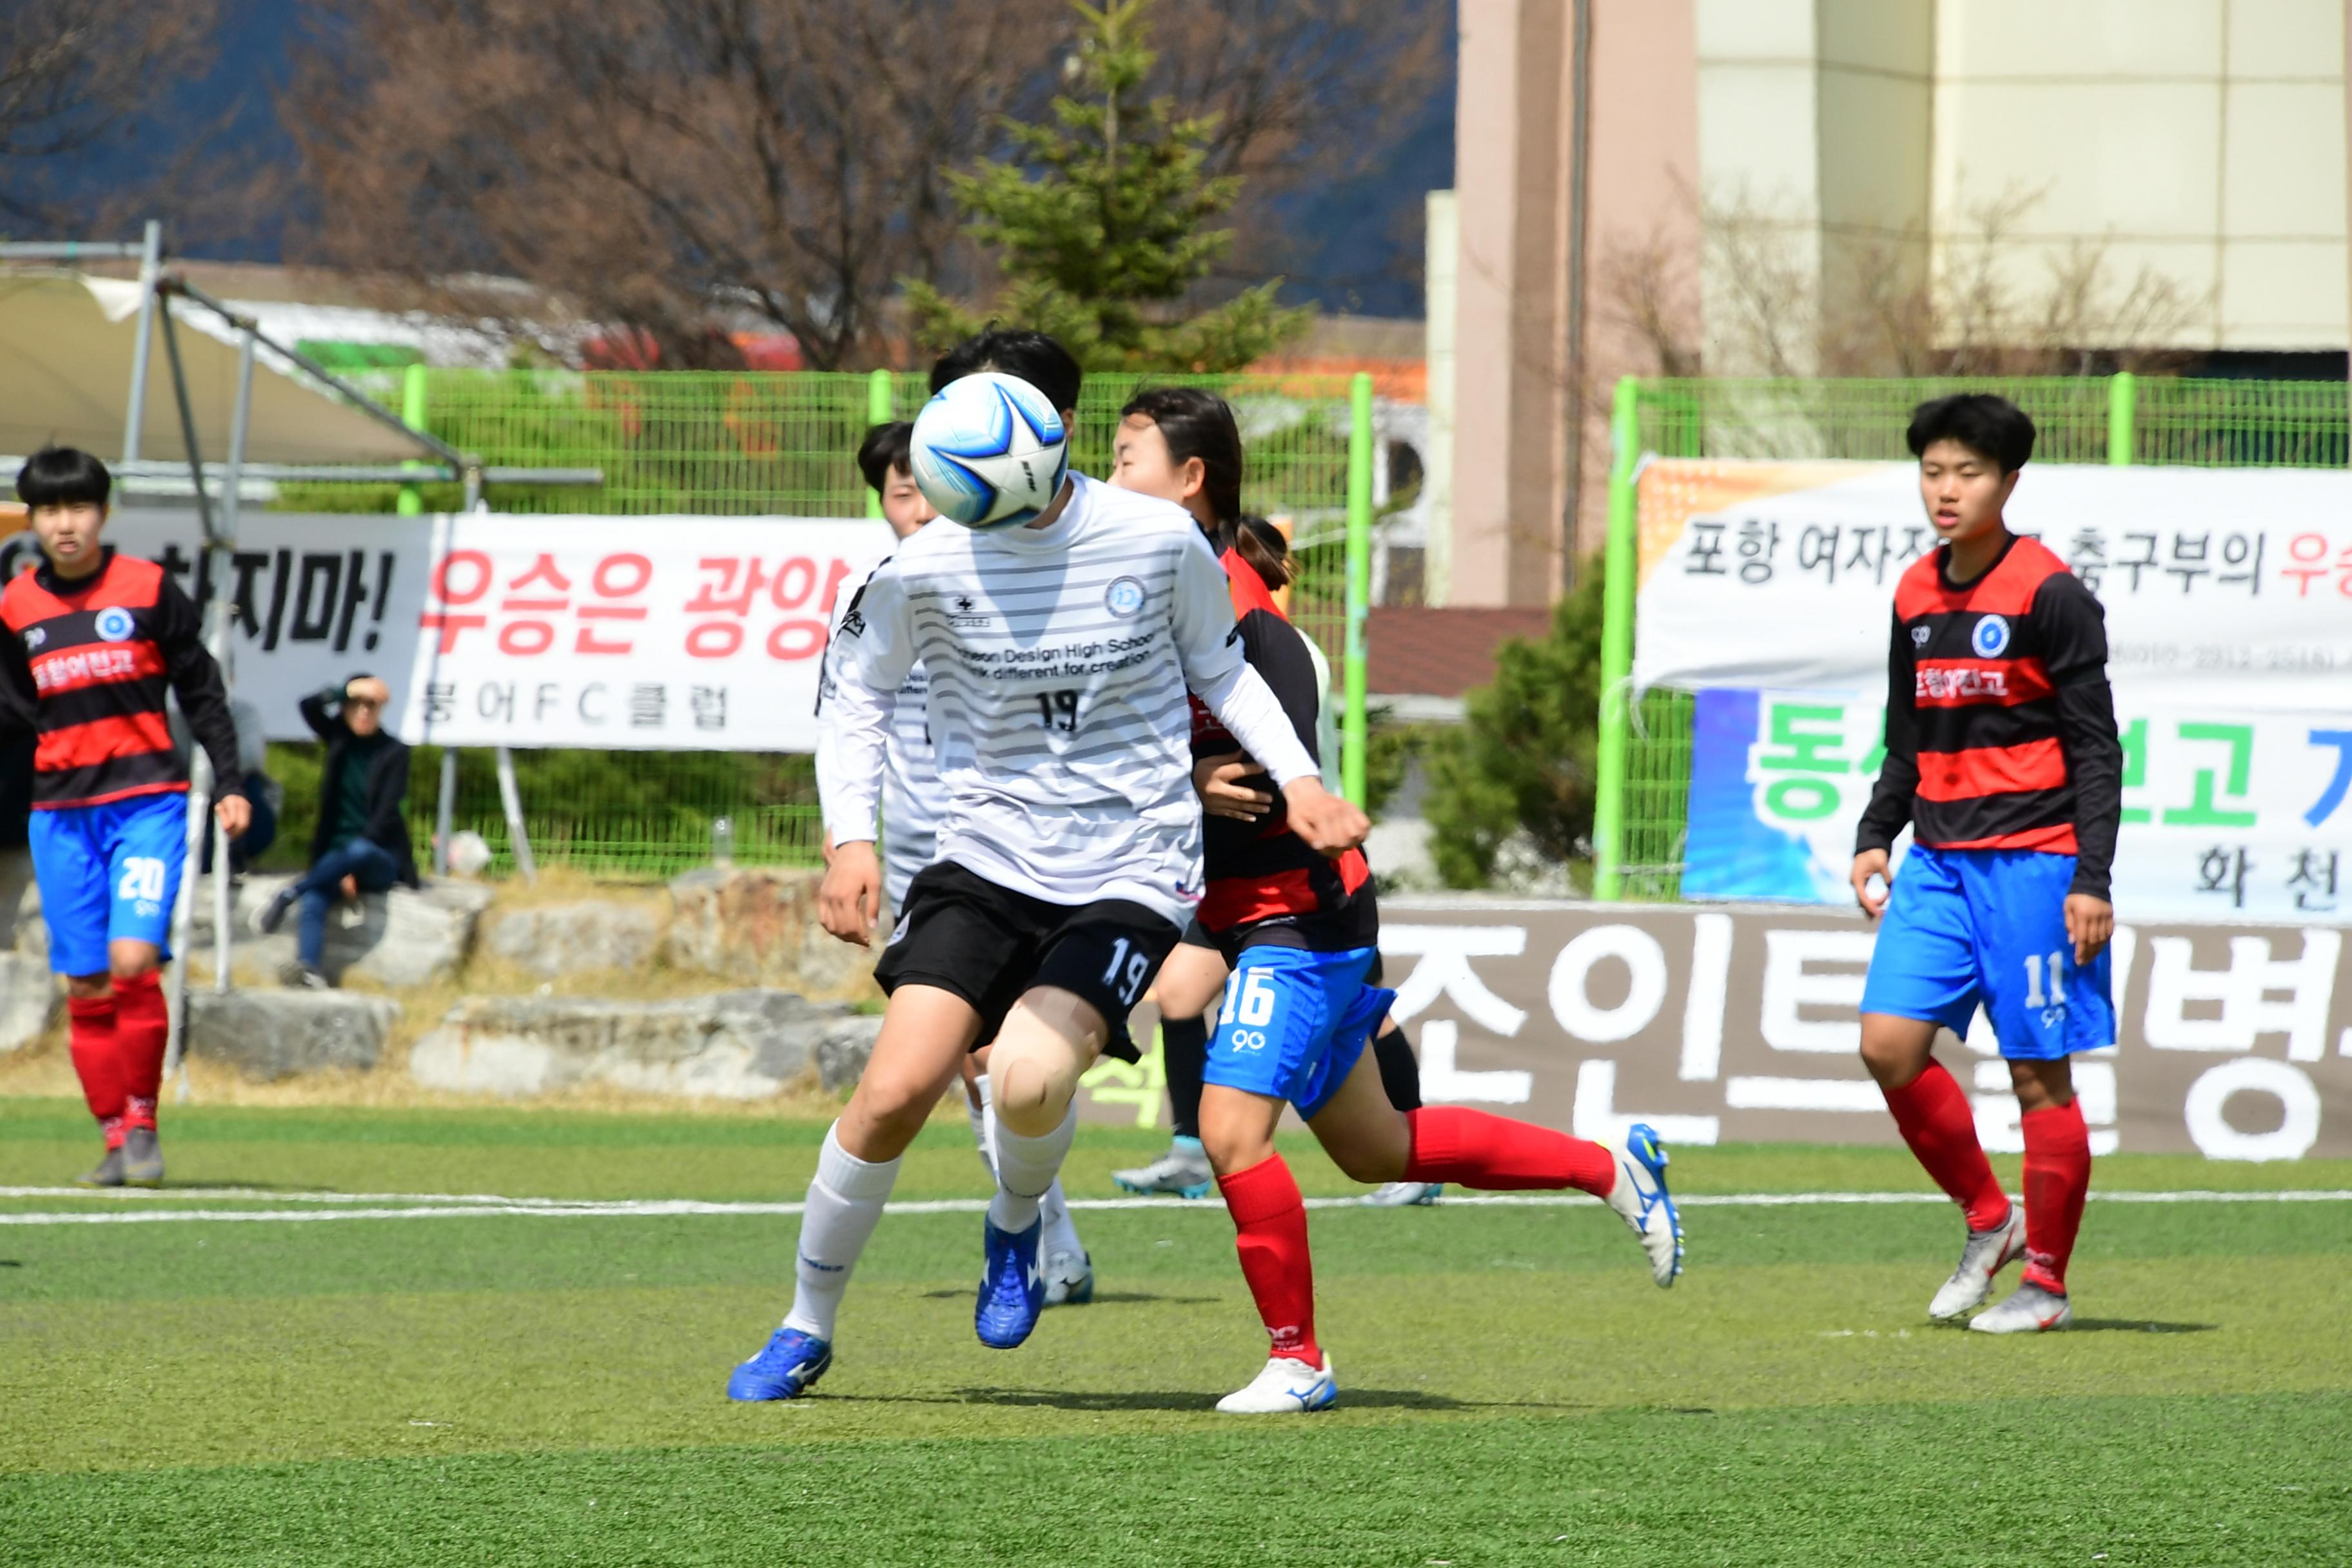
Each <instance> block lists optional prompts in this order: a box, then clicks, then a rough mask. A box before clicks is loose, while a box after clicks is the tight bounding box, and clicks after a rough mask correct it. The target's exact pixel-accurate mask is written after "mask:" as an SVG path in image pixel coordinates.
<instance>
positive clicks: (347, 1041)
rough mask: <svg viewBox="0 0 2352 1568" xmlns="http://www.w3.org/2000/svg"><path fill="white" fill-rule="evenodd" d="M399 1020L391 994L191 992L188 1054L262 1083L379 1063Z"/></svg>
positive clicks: (397, 1008) (360, 1067) (367, 1066)
mask: <svg viewBox="0 0 2352 1568" xmlns="http://www.w3.org/2000/svg"><path fill="white" fill-rule="evenodd" d="M399 1019H400V1004H399V1003H397V1002H394V1001H393V1000H392V999H391V998H390V997H388V996H373V995H368V994H362V993H359V992H352V991H276V990H269V991H230V992H227V993H226V994H223V993H218V992H214V991H210V990H200V991H191V992H189V993H188V1054H189V1055H190V1056H191V1057H197V1058H203V1059H204V1060H205V1061H216V1062H227V1063H231V1064H234V1065H235V1066H236V1068H237V1069H238V1070H239V1071H241V1072H242V1073H244V1075H245V1076H246V1077H247V1078H249V1079H257V1080H258V1081H260V1082H264V1083H273V1082H276V1081H277V1080H278V1079H286V1078H292V1077H294V1076H295V1075H296V1074H298V1073H306V1072H324V1071H327V1070H329V1069H331V1068H353V1069H357V1070H360V1071H365V1070H366V1069H367V1068H372V1067H373V1066H375V1064H376V1063H377V1061H379V1060H380V1059H382V1058H383V1047H384V1042H385V1041H386V1040H387V1039H389V1038H391V1037H392V1029H393V1026H394V1024H395V1023H397V1022H398V1021H399Z"/></svg>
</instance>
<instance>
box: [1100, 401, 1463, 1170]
mask: <svg viewBox="0 0 2352 1568" xmlns="http://www.w3.org/2000/svg"><path fill="white" fill-rule="evenodd" d="M1110 482H1111V483H1112V484H1114V485H1117V486H1118V487H1119V488H1120V489H1130V490H1136V491H1139V492H1140V493H1142V494H1145V495H1155V496H1158V497H1160V499H1161V500H1172V501H1174V502H1175V503H1176V504H1177V505H1179V506H1181V507H1182V508H1184V510H1187V511H1189V512H1191V513H1192V516H1193V517H1194V518H1195V519H1196V520H1197V521H1199V522H1200V524H1201V530H1202V532H1204V533H1206V534H1207V535H1208V536H1209V539H1210V541H1211V542H1213V543H1214V544H1215V545H1216V546H1217V548H1218V552H1219V559H1220V561H1221V563H1223V566H1224V568H1225V576H1226V579H1227V580H1228V581H1229V582H1230V583H1231V584H1232V585H1233V597H1234V616H1235V618H1236V619H1237V620H1240V621H1242V622H1243V623H1244V624H1246V622H1247V620H1248V617H1249V616H1252V615H1254V614H1264V615H1271V616H1277V617H1279V616H1282V611H1281V609H1280V607H1279V606H1278V605H1277V603H1276V599H1275V597H1274V595H1273V593H1272V591H1271V589H1270V588H1269V586H1268V584H1269V582H1270V580H1271V579H1270V576H1269V573H1270V572H1278V573H1280V574H1281V575H1282V577H1283V580H1285V581H1287V580H1288V577H1289V572H1290V569H1289V567H1288V566H1287V565H1286V564H1282V563H1281V562H1280V558H1281V557H1282V556H1283V555H1284V554H1285V553H1286V551H1287V548H1288V546H1287V543H1286V541H1285V540H1284V539H1283V537H1282V535H1281V534H1280V533H1279V532H1277V531H1275V530H1274V529H1273V528H1272V527H1271V526H1270V525H1268V524H1266V522H1265V520H1264V519H1262V518H1261V519H1256V520H1255V528H1246V527H1243V526H1240V523H1241V500H1242V441H1241V432H1240V429H1239V427H1238V426H1237V425H1236V424H1235V423H1234V413H1233V409H1232V408H1231V407H1230V406H1228V405H1226V403H1225V400H1224V399H1223V398H1222V397H1219V396H1218V395H1216V394H1214V393H1212V392H1206V391H1203V390H1202V389H1200V388H1198V387H1190V386H1184V387H1151V388H1147V389H1146V390H1144V391H1142V392H1139V393H1138V394H1137V395H1135V396H1134V397H1132V398H1130V399H1129V401H1128V405H1127V406H1126V407H1124V408H1122V409H1120V410H1119V427H1118V435H1117V436H1116V437H1115V438H1114V441H1113V445H1112V468H1111V481H1110ZM1304 646H1305V647H1306V650H1307V656H1308V658H1310V659H1312V660H1313V662H1314V664H1315V678H1316V679H1315V690H1316V693H1317V715H1316V722H1317V728H1316V735H1317V741H1318V748H1317V749H1318V755H1319V756H1320V757H1321V758H1322V760H1323V763H1324V764H1325V773H1324V778H1325V782H1326V783H1327V784H1328V783H1329V782H1330V780H1331V773H1330V766H1331V763H1333V762H1334V761H1335V759H1336V756H1337V753H1338V750H1339V747H1338V742H1337V736H1336V733H1335V732H1334V727H1333V725H1332V723H1331V708H1330V704H1329V702H1328V701H1327V700H1325V699H1326V698H1327V697H1328V693H1329V691H1330V687H1331V675H1330V670H1329V668H1328V666H1327V665H1326V664H1325V663H1324V661H1323V657H1322V655H1321V654H1320V653H1319V652H1318V651H1317V649H1316V647H1315V645H1314V643H1313V642H1312V641H1311V640H1307V641H1305V645H1304ZM1192 725H1193V731H1194V739H1195V742H1196V744H1195V745H1194V747H1193V751H1194V754H1195V758H1196V760H1195V762H1194V763H1193V773H1192V780H1193V784H1194V786H1195V787H1196V788H1197V789H1198V790H1199V792H1200V795H1201V804H1202V810H1203V811H1204V812H1205V813H1206V814H1207V815H1208V816H1209V817H1210V818H1211V819H1212V821H1211V823H1210V825H1209V826H1207V828H1206V831H1207V833H1208V834H1209V835H1210V836H1211V837H1215V836H1216V835H1217V834H1218V833H1219V832H1220V831H1221V828H1220V827H1219V826H1218V824H1217V819H1224V820H1228V821H1232V822H1237V823H1241V824H1244V825H1248V824H1254V823H1255V822H1257V821H1258V820H1259V819H1260V818H1262V817H1264V816H1265V814H1266V812H1267V811H1268V810H1269V809H1270V808H1271V806H1272V805H1273V797H1272V796H1271V795H1268V794H1266V793H1265V791H1262V790H1254V789H1249V788H1246V787H1244V785H1243V784H1240V783H1239V782H1238V781H1239V779H1240V777H1241V775H1242V774H1243V773H1244V772H1247V771H1251V770H1249V769H1247V768H1245V767H1244V764H1243V763H1242V760H1241V757H1240V754H1239V753H1238V752H1234V751H1233V750H1232V749H1231V746H1230V737H1228V736H1225V735H1224V733H1223V730H1222V729H1220V728H1219V727H1218V726H1217V725H1216V722H1215V721H1214V720H1213V719H1212V718H1210V716H1209V715H1208V713H1207V711H1206V710H1203V709H1202V708H1201V707H1200V706H1199V705H1198V704H1195V705H1194V707H1193V710H1192ZM1209 736H1213V737H1214V738H1215V740H1216V741H1217V742H1219V743H1216V744H1211V745H1206V746H1203V745H1202V744H1199V743H1198V742H1200V741H1202V739H1203V738H1204V737H1209ZM1223 831H1227V832H1230V831H1233V830H1231V829H1223ZM1224 984H1225V961H1224V959H1223V955H1222V954H1220V953H1219V952H1218V951H1217V945H1216V943H1215V942H1214V941H1213V939H1211V937H1210V936H1209V934H1208V932H1207V931H1204V930H1202V926H1201V922H1200V921H1198V920H1194V921H1192V922H1191V923H1190V924H1188V925H1187V926H1186V927H1185V928H1184V939H1183V942H1181V944H1180V945H1179V946H1178V947H1177V949H1176V951H1175V952H1172V953H1171V954H1169V957H1168V962H1167V963H1165V964H1163V965H1162V966H1161V967H1160V979H1159V981H1158V983H1157V984H1156V985H1155V986H1154V987H1153V989H1154V991H1155V992H1156V993H1157V999H1158V1001H1159V1004H1160V1052H1161V1063H1162V1066H1163V1068H1164V1069H1165V1072H1166V1075H1167V1079H1168V1105H1169V1110H1170V1112H1171V1119H1172V1120H1173V1121H1174V1123H1175V1130H1174V1136H1173V1138H1172V1139H1171V1142H1170V1143H1169V1147H1168V1152H1166V1153H1164V1154H1162V1155H1161V1156H1160V1158H1159V1159H1157V1160H1155V1161H1153V1162H1152V1163H1150V1164H1148V1165H1143V1166H1139V1167H1137V1168H1135V1169H1133V1170H1126V1171H1115V1172H1113V1173H1111V1179H1112V1180H1113V1181H1115V1182H1117V1183H1118V1184H1119V1185H1120V1186H1122V1187H1124V1188H1126V1189H1127V1190H1128V1191H1129V1192H1131V1193H1173V1194H1176V1195H1178V1196H1179V1197H1187V1198H1198V1197H1205V1196H1207V1195H1208V1192H1209V1188H1210V1185H1211V1184H1212V1180H1213V1177H1212V1174H1211V1173H1210V1170H1209V1158H1208V1155H1207V1154H1206V1153H1204V1152H1202V1148H1201V1071H1202V1066H1203V1065H1204V1064H1205V1063H1206V1061H1207V1059H1208V1045H1209V1024H1208V1019H1207V1018H1206V1016H1204V1015H1205V1014H1206V1012H1207V1010H1208V1009H1209V1007H1210V1005H1212V1004H1213V1003H1214V1002H1215V1001H1216V999H1217V994H1218V993H1219V992H1221V991H1223V989H1224ZM1372 1052H1373V1055H1374V1057H1375V1058H1376V1059H1377V1060H1378V1061H1379V1063H1380V1068H1381V1082H1382V1083H1383V1084H1384V1085H1385V1086H1386V1088H1387V1089H1388V1092H1389V1098H1390V1100H1391V1102H1392V1103H1393V1104H1394V1105H1395V1106H1396V1108H1397V1109H1398V1110H1419V1109H1421V1075H1420V1068H1419V1066H1418V1065H1417V1064H1416V1063H1415V1062H1414V1061H1413V1058H1412V1045H1411V1044H1410V1043H1409V1042H1407V1040H1406V1039H1405V1037H1404V1031H1403V1030H1402V1028H1400V1027H1398V1026H1397V1024H1396V1021H1395V1020H1394V1019H1390V1018H1383V1019H1382V1020H1381V1033H1380V1034H1379V1036H1378V1037H1375V1038H1374V1040H1373V1042H1372ZM1441 1190H1442V1188H1441V1185H1440V1184H1437V1183H1434V1182H1391V1183H1389V1184H1386V1185H1385V1186H1383V1187H1381V1189H1380V1190H1379V1191H1378V1192H1377V1193H1374V1194H1372V1195H1371V1196H1370V1198H1368V1199H1366V1201H1367V1202H1369V1203H1374V1204H1380V1205H1385V1206H1396V1205H1405V1204H1425V1203H1429V1202H1432V1201H1433V1200H1434V1199H1435V1198H1436V1197H1437V1195H1438V1193H1439V1192H1440V1191H1441Z"/></svg>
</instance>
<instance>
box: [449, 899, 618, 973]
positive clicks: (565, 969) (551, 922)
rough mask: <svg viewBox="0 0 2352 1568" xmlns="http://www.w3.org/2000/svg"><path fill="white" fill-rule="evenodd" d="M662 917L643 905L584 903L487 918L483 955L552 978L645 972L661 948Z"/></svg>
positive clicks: (602, 901) (541, 906) (604, 901)
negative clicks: (586, 973) (604, 971)
mask: <svg viewBox="0 0 2352 1568" xmlns="http://www.w3.org/2000/svg"><path fill="white" fill-rule="evenodd" d="M662 925H663V921H662V916H661V912H660V911H659V910H655V909H652V908H649V907H648V906H646V905H645V904H641V903H624V902H621V901H620V900H613V899H583V900H580V901H578V902H576V903H568V904H539V905H534V906H532V907H530V908H527V909H520V910H503V911H499V912H494V913H492V914H490V915H489V916H488V917H487V918H486V920H485V921H484V924H483V928H482V937H481V942H482V948H483V951H485V952H488V953H490V954H492V955H493V956H495V957H499V958H503V959H505V960H506V961H507V962H508V963H512V964H515V965H518V966H519V967H520V968H522V969H525V970H528V971H530V973H533V974H537V975H541V976H546V977H549V978H552V977H553V976H555V975H558V974H574V973H580V972H582V971H584V970H600V969H643V968H645V967H646V965H648V964H650V963H653V961H654V954H655V953H656V952H658V951H659V950H660V948H661V940H662Z"/></svg>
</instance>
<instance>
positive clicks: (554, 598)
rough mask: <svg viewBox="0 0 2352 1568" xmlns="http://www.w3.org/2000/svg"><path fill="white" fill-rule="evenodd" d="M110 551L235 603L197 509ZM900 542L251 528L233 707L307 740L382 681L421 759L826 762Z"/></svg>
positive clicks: (543, 522) (8, 559) (446, 525)
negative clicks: (850, 668)
mask: <svg viewBox="0 0 2352 1568" xmlns="http://www.w3.org/2000/svg"><path fill="white" fill-rule="evenodd" d="M27 538H28V536H19V538H18V539H17V540H15V541H11V542H9V546H8V549H7V552H5V553H0V577H5V574H9V573H12V572H14V571H16V570H18V569H21V567H22V566H24V565H26V564H28V563H29V557H28V556H27V555H26V544H25V541H26V539H27ZM106 539H107V542H109V543H111V544H113V545H115V546H116V547H117V548H118V549H121V550H123V551H126V552H130V553H132V554H137V555H143V556H147V557H149V558H151V559H152V560H156V561H160V562H162V563H163V564H164V565H165V566H167V567H168V568H170V570H171V571H172V572H173V574H174V575H175V576H177V577H178V579H179V581H180V584H181V585H182V586H183V587H184V588H185V589H186V590H187V591H188V593H189V594H190V595H192V596H193V597H194V598H195V599H197V601H198V602H199V603H200V604H202V603H206V602H209V600H210V599H211V597H212V596H213V595H214V594H215V592H218V591H221V589H222V587H223V584H219V583H215V581H214V580H213V579H214V576H215V573H214V571H213V569H212V566H211V563H209V562H208V561H207V560H206V559H205V552H204V551H203V549H202V542H203V533H202V531H201V529H200V528H199V526H198V524H197V521H196V519H195V516H194V514H193V513H189V512H178V511H163V510H121V511H118V512H116V513H115V515H114V516H113V518H112V519H111V520H110V521H109V523H108V524H107V531H106ZM890 543H891V539H890V531H889V530H888V529H887V527H886V526H884V525H883V524H882V523H879V522H870V521H864V520H859V519H846V518H831V519H812V518H781V517H740V518H720V517H570V516H567V517H540V516H529V515H518V514H512V513H488V512H476V513H470V514H464V515H443V516H435V517H394V516H384V515H381V514H374V515H345V514H319V515H309V514H299V513H291V512H248V513H247V514H246V515H245V517H244V518H243V520H242V521H240V523H239V525H238V539H237V547H236V552H234V555H233V557H232V559H231V563H230V566H229V569H228V574H227V575H228V581H227V584H226V591H227V593H228V594H229V595H230V599H231V603H232V604H233V605H235V606H236V621H235V627H234V631H233V633H232V637H231V643H232V649H233V658H234V665H235V672H236V690H237V693H238V695H239V696H241V697H243V698H245V699H247V700H250V701H252V702H254V703H255V704H257V706H258V707H259V708H260V710H261V712H262V716H263V721H264V722H265V724H266V725H267V727H268V732H269V735H270V737H271V738H272V739H273V740H289V741H292V740H308V739H309V738H310V730H309V729H308V727H307V726H305V725H304V724H303V722H302V718H301V714H300V712H299V710H298V708H297V704H298V703H299V700H301V699H302V698H303V697H304V696H306V695H308V694H309V693H310V692H313V691H316V690H318V689H320V688H321V687H323V686H327V685H330V684H332V683H334V682H338V681H341V680H343V679H348V678H350V677H351V676H352V675H355V674H359V673H361V672H362V671H364V672H367V673H371V674H373V675H375V676H377V677H379V678H381V679H383V680H385V681H386V682H388V683H389V684H390V685H391V687H392V695H393V702H392V727H393V728H394V731H396V732H397V733H398V734H399V735H400V737H401V738H402V739H403V740H405V741H409V742H415V743H433V744H438V745H449V746H582V747H593V748H597V749H600V750H620V749H628V750H654V751H687V750H716V751H745V752H752V751H758V752H807V751H813V750H814V749H815V746H816V720H815V710H816V689H817V669H818V666H819V664H820V663H821V662H822V659H823V655H824V645H825V637H826V628H827V626H828V625H829V624H830V619H829V618H830V616H831V615H832V613H833V605H834V600H835V595H838V594H840V593H842V592H844V591H845V584H846V585H848V587H849V588H852V589H854V587H855V585H856V584H857V583H858V582H860V581H862V580H863V578H864V577H865V574H866V572H867V571H868V570H869V569H870V568H871V567H872V566H873V565H874V563H876V562H877V561H879V560H881V559H882V558H883V557H884V556H885V555H887V554H888V553H889V551H890Z"/></svg>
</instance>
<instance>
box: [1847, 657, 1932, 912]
mask: <svg viewBox="0 0 2352 1568" xmlns="http://www.w3.org/2000/svg"><path fill="white" fill-rule="evenodd" d="M1894 621H1895V632H1894V636H1893V637H1891V638H1890V639H1889V640H1888V644H1887V654H1886V760H1885V762H1883V763H1880V764H1879V767H1878V782H1877V783H1876V784H1873V785H1872V786H1871V789H1870V804H1869V805H1867V806H1865V807H1864V808H1863V813H1862V824H1861V826H1859V827H1857V828H1856V829H1855V830H1854V836H1853V897H1854V901H1855V902H1856V903H1858V904H1860V905H1861V906H1862V909H1863V912H1864V914H1866V915H1869V916H1870V917H1871V918H1872V919H1873V920H1875V919H1877V918H1878V916H1879V915H1880V914H1882V913H1883V912H1885V909H1886V894H1885V891H1884V888H1885V884H1886V882H1887V881H1888V880H1889V877H1888V872H1887V861H1886V855H1887V851H1888V850H1890V849H1892V848H1894V847H1895V837H1896V836H1897V835H1898V834H1900V833H1901V832H1902V831H1903V828H1904V826H1905V825H1906V823H1908V822H1909V821H1910V820H1911V805H1912V802H1913V801H1914V800H1915V799H1916V797H1917V795H1918V794H1919V741H1918V725H1917V722H1916V714H1915V712H1914V710H1913V707H1912V700H1913V696H1914V693H1915V691H1916V686H1917V678H1916V675H1915V673H1914V669H1915V666H1914V664H1913V661H1912V657H1911V639H1910V637H1907V636H1906V635H1905V632H1904V629H1903V617H1902V616H1894ZM1873 878H1876V879H1878V881H1879V883H1880V885H1881V889H1882V890H1880V891H1877V892H1873V891H1872V890H1871V887H1870V883H1871V879H1873Z"/></svg>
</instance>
